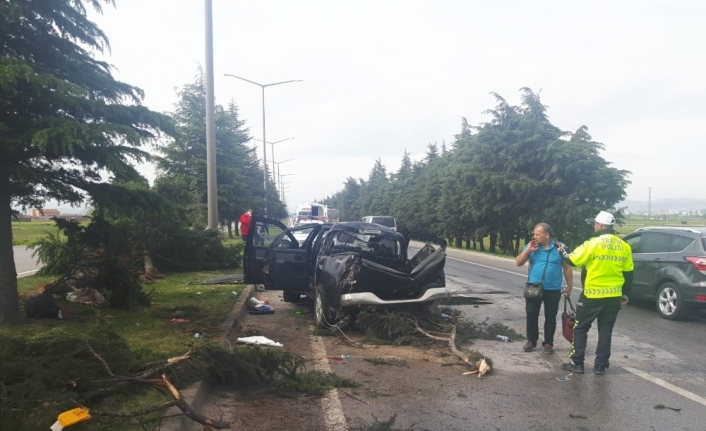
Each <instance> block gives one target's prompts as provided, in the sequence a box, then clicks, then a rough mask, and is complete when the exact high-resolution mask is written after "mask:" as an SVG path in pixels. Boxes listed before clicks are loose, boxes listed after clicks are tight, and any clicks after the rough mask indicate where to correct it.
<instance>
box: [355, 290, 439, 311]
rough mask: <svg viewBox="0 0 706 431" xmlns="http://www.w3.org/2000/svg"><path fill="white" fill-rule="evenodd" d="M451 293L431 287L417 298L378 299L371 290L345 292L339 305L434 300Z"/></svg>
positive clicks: (387, 303) (406, 302)
mask: <svg viewBox="0 0 706 431" xmlns="http://www.w3.org/2000/svg"><path fill="white" fill-rule="evenodd" d="M451 294H452V292H451V289H449V288H447V287H431V288H429V289H427V290H426V291H425V292H424V294H423V295H422V296H420V297H419V298H412V299H380V298H378V296H377V295H375V294H374V293H371V292H356V293H346V294H343V295H341V307H352V306H356V305H401V304H417V303H422V302H430V301H435V300H437V299H446V298H451Z"/></svg>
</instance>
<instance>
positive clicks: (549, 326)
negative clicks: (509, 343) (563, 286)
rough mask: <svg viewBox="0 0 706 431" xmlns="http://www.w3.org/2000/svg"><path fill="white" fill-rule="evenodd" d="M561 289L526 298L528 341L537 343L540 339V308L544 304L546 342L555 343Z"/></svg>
mask: <svg viewBox="0 0 706 431" xmlns="http://www.w3.org/2000/svg"><path fill="white" fill-rule="evenodd" d="M559 299H561V291H560V290H545V291H544V292H543V293H542V297H541V298H539V299H537V298H525V312H526V314H527V341H530V342H532V343H534V344H535V345H536V344H537V340H538V339H539V310H540V309H541V308H542V304H544V344H550V345H552V346H553V345H554V332H556V315H557V313H558V312H559Z"/></svg>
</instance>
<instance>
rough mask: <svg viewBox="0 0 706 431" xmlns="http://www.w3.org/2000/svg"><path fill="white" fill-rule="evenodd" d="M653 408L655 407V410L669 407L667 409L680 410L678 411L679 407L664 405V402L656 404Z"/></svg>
mask: <svg viewBox="0 0 706 431" xmlns="http://www.w3.org/2000/svg"><path fill="white" fill-rule="evenodd" d="M654 409H655V410H663V409H669V410H673V411H675V412H680V411H681V408H677V407H669V406H665V405H664V404H657V405H656V406H654Z"/></svg>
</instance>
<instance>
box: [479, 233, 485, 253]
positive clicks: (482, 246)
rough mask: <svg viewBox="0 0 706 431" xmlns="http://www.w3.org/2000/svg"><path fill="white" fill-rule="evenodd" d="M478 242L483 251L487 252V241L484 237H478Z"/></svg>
mask: <svg viewBox="0 0 706 431" xmlns="http://www.w3.org/2000/svg"><path fill="white" fill-rule="evenodd" d="M478 243H479V244H480V251H481V253H485V242H484V241H483V237H481V238H478Z"/></svg>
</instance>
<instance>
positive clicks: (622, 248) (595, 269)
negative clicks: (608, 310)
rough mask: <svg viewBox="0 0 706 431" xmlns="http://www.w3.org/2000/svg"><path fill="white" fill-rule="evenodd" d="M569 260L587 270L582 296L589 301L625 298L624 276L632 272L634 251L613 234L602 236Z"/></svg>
mask: <svg viewBox="0 0 706 431" xmlns="http://www.w3.org/2000/svg"><path fill="white" fill-rule="evenodd" d="M569 259H571V262H573V263H574V265H576V266H582V265H583V266H585V267H586V280H585V281H584V286H583V294H584V296H585V297H586V298H613V297H616V296H623V283H625V277H624V276H623V272H629V271H632V270H633V263H632V250H631V249H630V245H628V243H627V242H625V241H623V240H622V239H620V238H619V237H618V236H616V235H614V234H603V235H600V236H597V237H595V238H591V239H589V240H588V241H586V242H584V243H583V244H581V245H580V246H579V247H578V248H576V249H575V250H574V251H573V252H572V253H571V254H570V255H569Z"/></svg>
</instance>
